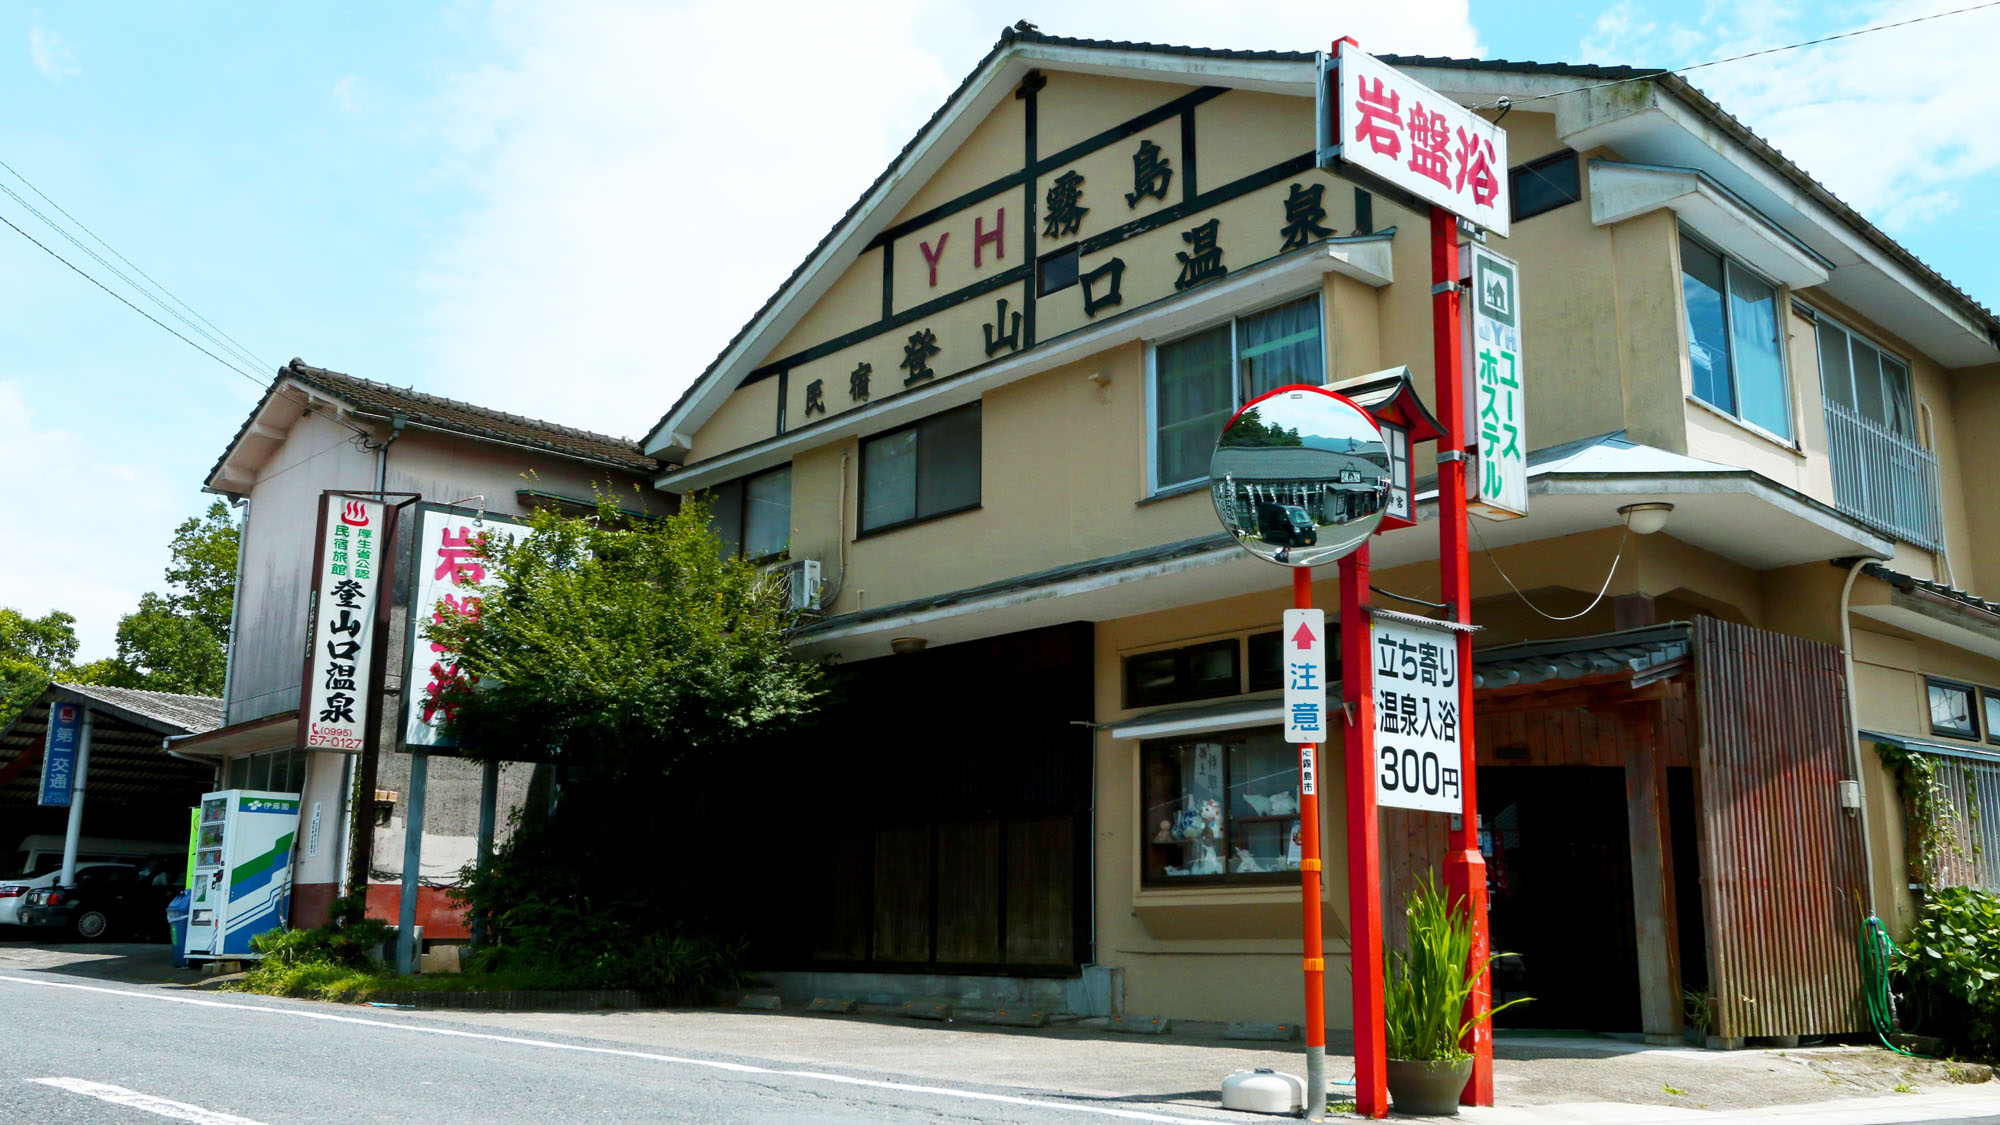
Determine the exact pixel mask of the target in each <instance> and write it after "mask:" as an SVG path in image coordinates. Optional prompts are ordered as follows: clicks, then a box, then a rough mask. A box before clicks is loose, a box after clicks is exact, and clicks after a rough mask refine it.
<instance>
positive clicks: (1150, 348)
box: [1145, 286, 1327, 498]
mask: <svg viewBox="0 0 2000 1125" xmlns="http://www.w3.org/2000/svg"><path fill="white" fill-rule="evenodd" d="M1306 297H1311V298H1314V300H1313V309H1314V310H1315V311H1316V312H1318V313H1319V347H1320V382H1321V383H1322V384H1324V383H1325V382H1326V366H1327V359H1326V290H1325V288H1324V287H1321V286H1316V287H1314V288H1311V289H1301V290H1298V291H1297V292H1294V293H1289V294H1287V295H1285V296H1283V297H1279V298H1278V299H1276V300H1274V301H1266V302H1264V303H1262V304H1260V305H1258V306H1257V307H1256V308H1252V309H1244V310H1242V311H1240V312H1233V313H1230V314H1229V315H1228V316H1221V317H1216V318H1215V319H1213V320H1209V321H1206V322H1204V323H1202V324H1200V325H1198V326H1196V327H1194V328H1190V329H1188V330H1187V331H1185V332H1176V333H1174V334H1173V335H1171V336H1162V337H1160V338H1159V339H1156V340H1148V341H1147V342H1146V437H1145V440H1146V495H1147V496H1148V497H1149V498H1150V497H1156V496H1165V495H1174V494H1178V493H1181V492H1186V491H1191V490H1193V489H1195V488H1197V487H1199V486H1201V485H1205V484H1207V483H1208V482H1207V479H1206V478H1204V477H1191V478H1189V479H1187V480H1181V481H1167V482H1162V481H1161V480H1160V404H1159V387H1160V371H1159V354H1160V348H1161V347H1162V346H1164V345H1167V344H1173V343H1177V342H1179V341H1181V340H1186V339H1188V338H1190V337H1194V336H1199V335H1201V334H1202V333H1204V332H1209V331H1212V330H1214V329H1215V328H1217V327H1218V326H1220V325H1224V324H1227V325H1228V326H1229V384H1230V386H1229V389H1230V394H1231V395H1232V396H1233V397H1234V398H1235V400H1236V405H1237V406H1238V407H1239V408H1241V407H1242V405H1243V403H1244V401H1245V400H1244V397H1243V369H1242V355H1241V354H1240V349H1239V347H1238V341H1237V331H1236V325H1237V323H1238V322H1239V321H1241V320H1243V319H1244V318H1245V317H1251V316H1256V315H1257V314H1258V313H1262V312H1269V311H1270V310H1272V309H1275V308H1278V307H1280V306H1283V305H1289V304H1292V303H1293V302H1295V301H1298V300H1301V299H1303V298H1306Z"/></svg>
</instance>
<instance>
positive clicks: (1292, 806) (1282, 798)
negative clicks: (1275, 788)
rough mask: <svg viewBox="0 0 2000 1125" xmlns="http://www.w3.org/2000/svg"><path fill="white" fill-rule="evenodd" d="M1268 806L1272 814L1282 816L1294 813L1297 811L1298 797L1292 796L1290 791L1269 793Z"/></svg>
mask: <svg viewBox="0 0 2000 1125" xmlns="http://www.w3.org/2000/svg"><path fill="white" fill-rule="evenodd" d="M1270 808H1271V815H1272V816H1283V815H1285V814H1286V813H1295V812H1297V811H1299V799H1298V798H1297V797H1294V796H1292V795H1291V794H1290V793H1273V794H1272V795H1271V805H1270Z"/></svg>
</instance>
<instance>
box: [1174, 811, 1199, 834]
mask: <svg viewBox="0 0 2000 1125" xmlns="http://www.w3.org/2000/svg"><path fill="white" fill-rule="evenodd" d="M1199 835H1201V814H1200V813H1198V812H1196V811H1194V810H1193V809H1182V810H1181V817H1180V819H1179V820H1178V821H1175V822H1174V839H1176V840H1192V839H1194V838H1195V837H1197V836H1199Z"/></svg>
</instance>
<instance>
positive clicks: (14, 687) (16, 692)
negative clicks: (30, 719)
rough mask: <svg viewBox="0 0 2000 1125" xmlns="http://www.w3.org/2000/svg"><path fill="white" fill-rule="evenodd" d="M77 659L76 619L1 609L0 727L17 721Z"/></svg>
mask: <svg viewBox="0 0 2000 1125" xmlns="http://www.w3.org/2000/svg"><path fill="white" fill-rule="evenodd" d="M75 659H76V618H74V617H72V616H70V615H69V614H67V613H64V612H63V611H61V610H59V609H57V610H50V611H49V612H48V613H45V614H43V615H42V616H40V617H29V616H28V615H26V614H24V613H22V612H20V611H19V610H13V609H4V608H0V727H4V726H6V725H7V724H8V723H11V722H13V721H14V716H16V715H18V714H20V713H21V709H22V708H24V707H26V706H27V705H28V704H29V703H30V702H32V701H33V700H34V698H35V697H36V696H38V695H40V694H41V693H42V689H43V688H45V687H48V686H49V682H50V681H51V680H55V679H58V678H61V677H63V676H64V675H66V674H68V673H69V671H70V668H71V661H73V660H75Z"/></svg>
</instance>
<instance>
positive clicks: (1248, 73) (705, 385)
mask: <svg viewBox="0 0 2000 1125" xmlns="http://www.w3.org/2000/svg"><path fill="white" fill-rule="evenodd" d="M1379 57H1380V58H1381V59H1382V60H1383V61H1384V62H1387V63H1389V64H1390V65H1392V66H1399V67H1435V68H1442V69H1453V70H1460V71H1468V72H1470V71H1484V72H1494V73H1505V74H1514V75H1531V76H1547V77H1558V78H1576V79H1583V80H1594V81H1596V82H1600V83H1605V82H1625V81H1650V82H1655V83H1657V84H1658V85H1659V87H1660V88H1662V89H1664V90H1666V91H1668V92H1669V93H1671V94H1673V95H1674V96H1675V97H1677V98H1678V99H1679V100H1680V101H1682V102H1683V103H1685V104H1686V105H1688V106H1689V107H1691V108H1692V109H1693V110H1694V111H1695V112H1696V114H1697V115H1699V116H1701V117H1702V118H1704V119H1706V120H1708V121H1709V122H1711V123H1713V124H1714V125H1715V126H1716V127H1717V128H1718V129H1719V130H1720V131H1721V132H1723V133H1724V134H1725V135H1727V136H1728V137H1730V138H1731V139H1732V140H1734V141H1735V142H1737V143H1738V144H1741V145H1742V146H1744V147H1745V148H1746V149H1748V150H1749V152H1750V153H1751V154H1752V155H1754V156H1755V157H1756V158H1758V159H1759V160H1760V161H1762V162H1763V163H1765V164H1767V165H1769V166H1770V167H1771V168H1772V169H1774V170H1775V171H1776V172H1777V173H1778V174H1779V175H1780V176H1781V177H1783V178H1784V179H1785V180H1786V181H1788V182H1790V183H1791V184H1793V185H1794V186H1796V187H1797V188H1798V189H1799V190H1800V191H1802V192H1803V193H1804V194H1806V195H1807V196H1808V197H1809V198H1811V199H1812V200H1813V201H1814V202H1816V203H1818V204H1819V205H1821V206H1822V207H1824V208H1826V210H1827V211H1829V212H1830V213H1831V214H1832V215H1834V216H1835V217H1836V218H1837V219H1838V220H1840V221H1841V222H1842V223H1843V224H1844V225H1846V226H1848V227H1850V228H1851V229H1852V230H1853V231H1854V232H1855V233H1856V234H1857V235H1859V236H1860V237H1861V238H1862V239H1864V240H1865V241H1867V242H1868V243H1869V244H1870V245H1871V246H1873V247H1875V248H1876V249H1877V250H1879V251H1880V252H1882V253H1883V254H1885V255H1887V256H1888V257H1889V258H1891V259H1893V260H1894V261H1895V262H1896V263H1898V264H1899V265H1902V266H1904V267H1905V268H1907V269H1909V270H1910V271H1911V273H1913V274H1914V275H1915V276H1916V277H1917V278H1918V279H1920V280H1921V281H1923V282H1924V283H1926V284H1928V285H1929V286H1931V287H1932V288H1934V289H1936V290H1937V291H1938V292H1939V293H1940V294H1942V295H1943V296H1944V297H1945V298H1946V299H1947V300H1948V301H1949V303H1951V304H1952V305H1954V306H1956V307H1958V308H1959V309H1960V310H1961V311H1962V312H1963V313H1964V314H1965V315H1966V316H1967V317H1968V318H1969V319H1970V320H1972V321H1974V322H1976V323H1977V325H1978V326H1979V328H1980V329H1981V330H1983V331H1984V333H1985V335H1986V336H1987V338H1988V339H1989V340H1990V341H1991V342H1992V344H1993V347H1994V348H1995V349H1996V350H2000V318H1996V317H1995V316H1994V314H1993V312H1992V311H1991V310H1989V309H1987V308H1986V307H1985V306H1984V305H1981V304H1980V303H1979V302H1977V301H1975V300H1973V298H1972V297H1971V296H1970V295H1968V294H1966V293H1965V292H1964V291H1963V290H1961V289H1959V288H1958V287H1957V286H1955V285H1953V284H1952V283H1951V282H1949V281H1946V280H1945V279H1944V277H1943V276H1942V275H1940V274H1939V273H1938V272H1937V271H1936V270H1934V269H1932V268H1931V267H1929V266H1928V265H1925V264H1924V263H1923V262H1922V261H1921V260H1920V259H1918V258H1917V257H1916V255H1914V254H1912V253H1910V251H1909V250H1907V249H1906V248H1904V247H1903V246H1902V245H1901V244H1899V243H1897V242H1896V241H1895V240H1894V239H1893V238H1891V237H1889V235H1887V234H1886V233H1884V232H1883V231H1882V230H1880V229H1879V228H1877V227H1876V226H1875V225H1874V224H1873V223H1870V222H1869V221H1868V220H1867V219H1865V218H1863V217H1862V216H1861V215H1860V213H1859V212H1857V211H1855V210H1854V209H1853V208H1852V207H1849V206H1848V205H1847V204H1846V203H1844V202H1842V201H1841V200H1840V199H1839V198H1838V197H1836V196H1835V195H1834V194H1833V193H1832V192H1830V191H1828V190H1827V189H1826V188H1825V186H1824V185H1822V184H1820V183H1819V181H1817V180H1815V179H1814V178H1813V177H1812V176H1810V175H1808V174H1807V173H1806V172H1805V171H1804V170H1803V169H1801V168H1799V167H1798V166H1797V165H1796V164H1793V163H1792V162H1791V161H1790V160H1789V159H1788V158H1786V157H1785V155H1784V154H1783V153H1781V152H1779V151H1778V150H1777V148H1775V147H1774V146H1772V145H1771V144H1770V143H1769V142H1767V141H1765V140H1764V139H1763V138H1761V137H1759V136H1757V134H1756V133H1754V132H1752V131H1751V130H1750V129H1749V128H1748V127H1746V126H1744V125H1743V124H1742V122H1740V121H1738V120H1737V119H1736V118H1735V117H1732V116H1731V115H1729V114H1728V113H1726V112H1724V111H1723V110H1722V109H1721V107H1720V106H1718V105H1716V103H1715V102H1714V101H1712V100H1710V99H1709V98H1708V97H1707V95H1705V94H1703V93H1702V92H1701V91H1700V90H1698V89H1696V88H1695V87H1694V86H1692V85H1690V84H1689V83H1688V82H1687V81H1686V80H1685V79H1683V78H1680V77H1679V76H1678V75H1675V74H1673V73H1671V72H1669V71H1665V70H1660V69H1655V68H1645V67H1631V66H1599V65H1589V64H1569V63H1537V62H1512V61H1508V60H1504V59H1462V58H1451V57H1443V56H1430V55H1382V56H1379ZM1318 58H1319V52H1316V51H1250V50H1235V49H1228V48H1212V47H1191V46H1183V45H1178V44H1166V43H1147V42H1138V41H1127V40H1109V39H1077V38H1067V37H1063V36H1057V35H1048V34H1045V33H1043V32H1041V31H1039V30H1036V29H1035V28H1034V25H1032V24H1029V23H1027V22H1026V21H1022V22H1021V23H1019V24H1016V25H1015V26H1013V27H1010V28H1007V29H1005V30H1003V31H1002V32H1001V33H1000V38H999V40H998V41H997V42H996V43H995V44H994V45H993V48H992V49H991V50H989V51H988V52H987V53H986V55H985V56H984V57H982V58H981V59H980V60H979V63H978V64H977V65H976V66H974V67H973V69H972V72H971V73H969V74H967V75H966V77H965V78H964V79H963V80H962V81H961V82H960V83H959V85H958V87H957V88H956V89H954V90H953V91H952V92H951V94H950V95H949V96H948V97H947V98H946V99H945V100H944V102H943V104H941V105H940V106H939V107H938V108H937V110H936V111H934V112H933V113H932V114H931V116H930V118H929V119H928V120H926V121H925V122H924V124H923V125H922V127H920V128H919V129H918V130H917V133H916V135H915V136H913V137H912V138H911V139H910V140H909V142H908V143H907V144H905V145H904V146H903V148H902V150H901V151H899V152H898V153H897V154H896V156H895V158H894V159H893V160H891V161H890V162H889V165H888V166H887V167H886V168H884V169H883V170H882V173H881V174H880V175H879V176H877V177H876V178H875V180H874V182H873V183H871V184H869V185H868V188H867V189H866V190H865V191H863V192H862V193H861V196H860V198H858V199H856V200H855V202H854V203H853V205H852V206H850V207H849V208H848V209H847V211H846V213H845V214H843V215H842V216H841V217H840V219H839V221H837V222H836V223H835V224H834V225H833V228H832V229H831V230H829V231H828V232H827V233H826V234H825V235H824V236H822V237H821V238H820V240H819V242H818V243H817V244H816V245H815V246H814V247H813V248H812V250H811V251H810V252H809V253H808V254H807V255H806V256H805V258H804V259H803V260H802V261H801V262H800V263H799V265H798V266H797V268H795V269H794V270H793V271H792V273H791V274H790V276H788V277H787V278H786V279H785V281H784V282H783V283H782V284H781V285H780V286H779V287H778V289H777V291H776V292H774V293H772V294H771V296H770V297H768V298H767V299H766V300H765V301H764V303H763V304H762V305H761V306H759V307H758V309H757V311H756V313H755V314H754V315H753V316H752V317H751V318H750V320H749V321H747V322H746V323H745V324H744V325H743V326H742V327H741V328H739V329H738V330H737V331H736V333H735V334H734V335H733V336H731V337H730V339H729V342H728V344H726V345H725V346H724V347H723V349H722V351H721V352H720V353H719V354H718V355H717V356H716V357H715V359H714V360H713V361H711V362H710V363H709V365H708V366H707V367H706V368H705V369H704V370H703V371H702V373H701V375H700V376H698V377H697V378H696V379H695V380H694V381H693V382H691V383H690V384H689V385H688V387H687V389H686V390H684V391H683V392H682V393H681V394H680V396H679V397H678V398H677V399H676V400H675V401H674V404H673V405H672V406H671V407H669V408H668V410H667V412H666V413H665V414H663V415H662V416H661V418H660V420H659V422H657V423H656V424H655V425H654V427H653V429H652V431H651V432H650V433H649V434H648V435H647V436H646V438H645V439H644V440H643V441H642V442H641V443H640V444H641V447H642V448H643V449H644V450H646V451H647V452H648V453H651V454H654V455H657V456H661V457H663V459H667V460H673V459H677V458H678V457H680V456H683V455H685V453H686V452H687V446H686V444H685V439H686V437H687V436H688V434H689V432H690V431H691V430H693V429H696V428H699V426H700V425H701V424H702V423H703V422H705V421H706V420H707V417H708V414H709V413H711V412H712V411H713V408H714V406H715V405H717V404H719V402H720V400H721V399H722V398H725V397H727V395H728V394H729V393H730V392H731V391H733V390H734V389H735V386H736V382H737V380H739V379H740V378H741V377H742V374H743V373H744V372H747V371H748V370H749V369H750V367H751V366H752V365H753V364H754V363H755V362H756V361H757V359H758V358H760V357H759V355H757V354H753V353H754V352H755V351H756V350H757V345H758V344H759V343H761V342H765V341H768V342H769V343H771V344H775V343H776V342H777V340H778V339H779V338H781V337H782V336H783V334H784V332H785V331H787V330H789V328H790V323H789V322H787V321H786V319H785V314H786V312H787V311H788V309H789V308H790V307H791V306H793V305H795V304H802V305H809V304H810V302H811V300H814V299H817V297H818V295H819V293H820V292H823V291H824V287H825V286H827V285H830V284H831V283H832V281H833V280H834V279H836V278H837V277H838V276H839V272H840V270H842V269H845V268H846V267H847V266H848V265H849V264H851V263H852V261H853V259H854V258H855V257H857V256H858V254H859V252H860V250H861V249H862V248H863V247H865V246H866V245H867V244H868V242H869V240H870V239H872V238H873V237H874V236H875V235H876V234H877V233H879V232H880V230H881V229H883V228H885V227H887V226H888V225H890V223H891V221H892V220H893V218H894V216H895V214H896V213H897V211H898V210H899V209H900V206H901V204H902V203H904V202H906V201H907V199H908V198H909V197H910V196H913V195H914V194H915V193H916V191H917V190H918V189H919V188H921V186H922V184H923V180H924V178H925V176H924V175H923V174H924V173H926V172H928V171H931V170H934V167H927V166H929V165H932V164H933V161H936V160H939V159H941V158H939V157H938V156H937V155H936V154H937V153H938V151H939V150H940V149H944V150H945V151H946V153H947V154H948V152H949V150H950V148H951V147H953V146H952V145H951V144H950V143H948V142H950V141H951V140H952V138H953V136H954V134H955V133H958V132H962V131H967V130H969V127H968V126H965V125H963V124H962V122H963V121H964V119H965V118H967V117H968V116H970V115H971V114H972V112H973V111H974V110H976V109H977V108H978V107H980V106H982V105H986V106H987V107H988V108H990V105H989V103H993V102H997V101H998V100H999V96H1001V95H1002V94H1004V92H1005V91H1006V90H1007V89H1009V88H1011V87H1012V85H1013V84H1014V83H1016V82H1018V81H1019V79H1021V78H1023V77H1025V76H1026V75H1027V74H1028V73H1029V72H1030V71H1031V70H1033V69H1035V68H1037V67H1039V66H1046V67H1049V68H1051V69H1059V70H1070V71H1076V72H1080V73H1092V74H1117V75H1127V76H1138V75H1146V76H1150V77H1153V78H1155V79H1159V80H1176V81H1182V82H1195V83H1200V84H1206V85H1220V86H1233V87H1238V88H1243V89H1262V90H1290V91H1291V92H1295V93H1307V94H1309V93H1310V92H1311V90H1312V87H1313V83H1314V82H1315V81H1316V66H1317V60H1318ZM974 123H976V120H975V122H974ZM815 289H817V290H818V292H814V291H813V290H815ZM803 312H804V309H803V308H801V309H799V313H800V314H801V315H802V314H803Z"/></svg>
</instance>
